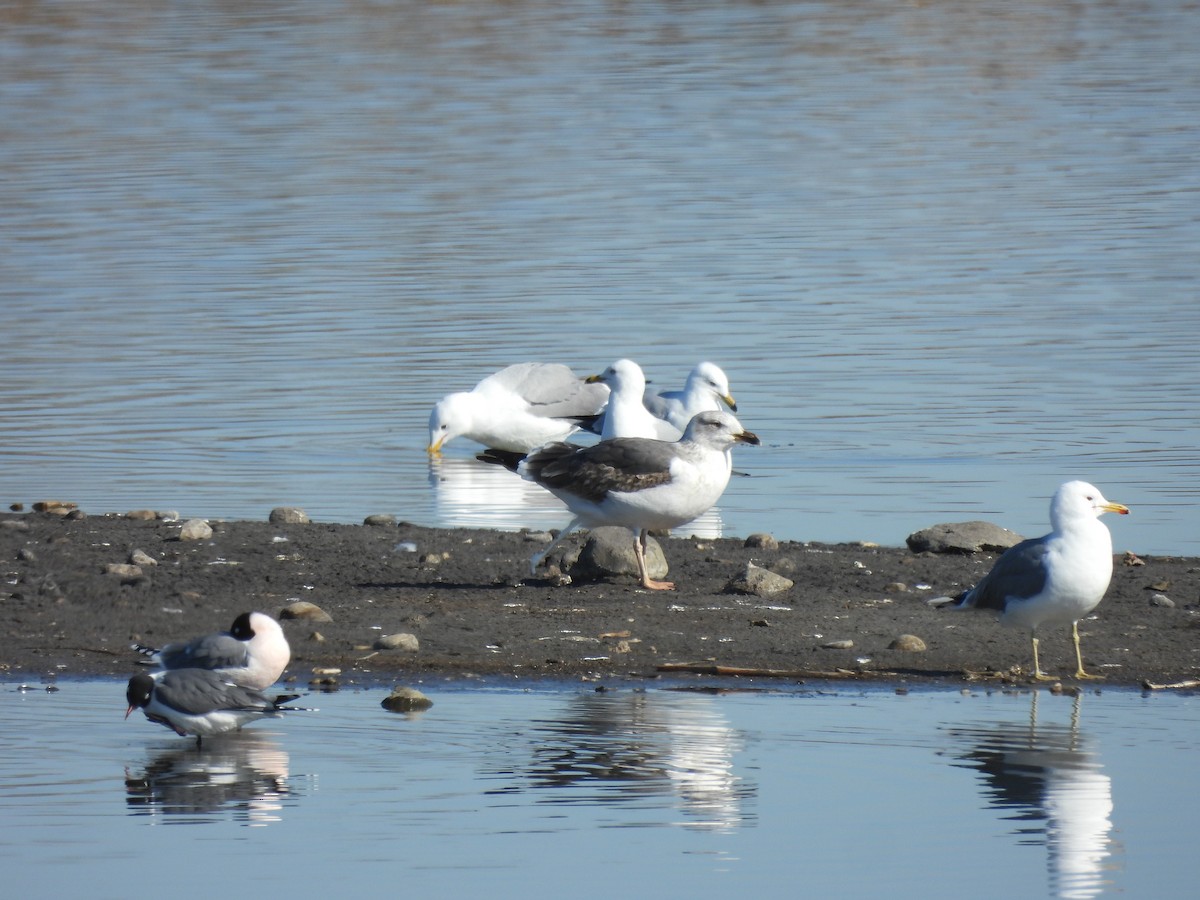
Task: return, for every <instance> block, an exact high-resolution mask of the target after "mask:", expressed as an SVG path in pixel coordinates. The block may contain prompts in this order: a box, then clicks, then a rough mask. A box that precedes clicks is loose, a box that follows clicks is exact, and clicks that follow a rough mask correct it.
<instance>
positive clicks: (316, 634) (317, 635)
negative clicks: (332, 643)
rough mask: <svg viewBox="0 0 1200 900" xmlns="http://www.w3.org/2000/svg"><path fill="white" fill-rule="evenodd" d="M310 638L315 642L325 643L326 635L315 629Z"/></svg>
mask: <svg viewBox="0 0 1200 900" xmlns="http://www.w3.org/2000/svg"><path fill="white" fill-rule="evenodd" d="M308 639H309V640H310V641H312V642H313V643H314V644H323V643H325V635H323V634H321V632H319V631H314V632H313V633H312V634H310V635H309V636H308Z"/></svg>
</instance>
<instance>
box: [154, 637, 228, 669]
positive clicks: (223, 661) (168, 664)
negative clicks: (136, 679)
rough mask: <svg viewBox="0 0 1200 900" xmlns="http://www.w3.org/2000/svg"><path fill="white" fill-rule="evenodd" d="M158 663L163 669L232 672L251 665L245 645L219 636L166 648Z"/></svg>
mask: <svg viewBox="0 0 1200 900" xmlns="http://www.w3.org/2000/svg"><path fill="white" fill-rule="evenodd" d="M158 660H159V662H160V663H161V664H162V667H163V668H164V669H192V668H195V669H234V668H241V667H242V666H245V665H246V664H247V663H248V662H249V661H250V652H249V649H248V647H247V645H246V642H245V641H239V640H238V639H237V638H235V637H234V636H233V635H230V634H226V633H224V632H222V633H220V634H208V635H205V636H204V637H198V638H196V639H195V640H193V641H188V642H187V643H186V644H168V645H167V646H165V647H163V648H162V650H160V651H159V652H158Z"/></svg>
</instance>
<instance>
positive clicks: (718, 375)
mask: <svg viewBox="0 0 1200 900" xmlns="http://www.w3.org/2000/svg"><path fill="white" fill-rule="evenodd" d="M686 390H688V391H692V390H698V391H706V392H709V393H712V394H714V395H715V396H716V398H717V399H718V400H720V401H721V402H722V403H724V404H725V405H726V406H728V407H729V408H730V409H732V410H733V411H734V412H737V403H736V402H735V401H734V399H733V395H732V394H730V393H729V378H728V377H726V375H725V372H724V370H723V369H722V368H721V367H720V366H718V365H717V364H716V363H711V362H702V363H699V364H698V365H697V366H696V368H694V369H692V371H691V374H690V375H688V378H687V388H686Z"/></svg>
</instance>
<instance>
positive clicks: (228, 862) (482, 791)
mask: <svg viewBox="0 0 1200 900" xmlns="http://www.w3.org/2000/svg"><path fill="white" fill-rule="evenodd" d="M60 687H61V690H60V691H58V692H57V693H46V692H45V691H43V690H40V689H39V688H36V687H35V688H34V689H33V690H31V691H28V692H19V691H17V690H16V685H15V683H13V682H11V681H10V682H8V683H6V684H4V685H3V687H2V689H0V725H2V727H0V825H3V828H0V859H2V860H3V866H4V870H5V875H6V881H7V885H8V890H9V891H10V892H11V893H12V895H13V896H21V897H49V896H56V897H81V896H88V897H124V896H129V894H130V892H131V890H134V889H135V888H136V886H138V885H141V886H143V887H144V886H147V885H157V886H159V887H160V888H161V889H169V891H170V893H171V894H172V896H175V897H178V898H180V900H186V898H190V897H209V896H213V895H214V894H222V895H223V894H229V893H238V894H245V893H246V892H247V891H254V890H259V889H262V890H266V891H267V893H268V895H271V896H285V895H296V896H309V895H313V894H315V893H316V892H322V893H323V892H327V891H328V889H330V888H331V887H333V886H335V885H336V886H337V888H338V889H339V890H341V891H350V892H357V891H364V890H375V891H379V890H384V891H399V890H403V892H404V893H406V894H411V895H413V896H433V895H438V896H459V897H465V896H484V895H487V896H497V897H509V896H524V897H561V896H562V895H563V892H564V891H565V890H569V892H570V893H571V894H572V895H577V896H580V897H606V896H611V895H612V891H613V890H614V885H622V886H624V887H623V889H624V890H626V891H628V892H631V893H633V894H637V895H649V894H654V895H656V896H672V897H674V896H688V895H710V894H712V893H713V891H714V889H716V890H721V891H728V890H736V891H738V892H744V893H748V894H753V895H757V896H795V895H797V893H798V892H799V893H801V894H804V895H811V896H845V897H850V896H858V897H864V896H880V895H882V894H884V893H887V894H889V895H891V896H896V897H901V898H904V897H928V898H940V897H946V898H953V897H963V896H992V895H995V894H996V893H998V891H991V890H989V888H988V886H989V885H998V884H999V883H1002V884H1003V894H1004V895H1005V896H1025V897H1040V896H1061V897H1075V898H1086V897H1101V896H1117V895H1123V896H1130V897H1150V896H1160V897H1162V896H1186V895H1187V893H1188V892H1189V890H1190V885H1191V882H1192V879H1193V874H1192V867H1191V866H1190V860H1191V856H1190V847H1191V844H1190V840H1191V835H1192V834H1193V833H1194V827H1193V826H1194V822H1195V813H1194V810H1193V809H1192V807H1191V806H1190V805H1189V804H1187V803H1181V802H1180V801H1179V797H1180V791H1181V790H1182V791H1183V792H1184V793H1186V792H1187V788H1188V786H1189V785H1191V784H1193V783H1194V777H1193V772H1194V757H1195V750H1194V748H1195V744H1196V741H1197V739H1200V706H1198V705H1197V702H1198V701H1197V697H1196V696H1194V695H1182V696H1180V695H1154V696H1140V695H1138V694H1137V693H1134V692H1127V691H1110V690H1105V691H1104V692H1103V693H1099V692H1096V693H1090V694H1087V695H1085V696H1082V697H1077V698H1071V697H1056V696H1053V695H1051V694H1049V693H1046V692H1027V691H1021V692H1012V693H993V692H988V691H985V690H981V689H975V690H973V691H972V692H970V693H969V694H966V693H959V692H958V691H945V690H939V691H914V692H911V693H908V694H907V695H897V694H895V693H893V692H892V691H890V690H886V689H871V690H859V689H857V688H847V687H844V686H836V685H828V686H824V687H818V686H813V687H795V686H784V687H782V688H779V689H775V688H774V687H772V688H771V689H761V690H747V691H739V692H735V693H724V694H714V693H707V692H705V693H697V692H694V691H678V690H672V689H664V688H661V687H659V688H653V689H649V690H644V691H639V690H633V689H628V688H625V687H621V688H617V689H616V690H612V691H608V692H605V693H597V692H595V691H594V689H593V688H592V687H589V686H578V685H576V686H573V687H572V686H557V687H556V686H554V685H548V684H542V685H540V686H537V687H534V688H532V689H525V690H522V689H520V688H519V687H513V686H512V685H509V686H507V687H505V686H500V685H496V684H492V685H488V684H476V685H465V684H463V683H461V682H446V683H434V684H427V685H423V687H424V688H425V690H426V692H427V693H429V694H430V695H431V696H432V698H433V699H434V701H435V703H434V706H433V708H432V709H430V710H429V711H427V712H425V713H423V714H420V715H407V716H405V715H397V714H392V713H388V712H385V711H384V710H382V709H381V708H380V707H379V701H380V699H381V698H382V697H383V696H384V695H385V691H384V690H382V689H375V690H360V691H343V692H340V693H335V694H325V695H314V696H310V697H308V698H306V700H305V702H306V703H308V704H309V705H311V706H315V707H319V711H317V712H308V713H296V714H293V715H291V716H289V717H287V718H285V719H281V720H271V721H267V722H260V723H257V724H255V725H253V726H251V727H248V728H247V729H246V730H245V731H243V732H242V733H240V734H234V735H228V736H224V737H221V738H214V739H211V740H210V741H209V742H207V743H206V745H205V746H204V747H203V748H201V749H197V748H196V747H195V743H194V741H193V740H192V739H183V738H177V737H174V736H173V735H170V734H169V733H168V732H166V731H165V730H163V729H161V728H159V727H158V726H153V725H151V724H150V723H148V722H146V721H145V720H144V719H142V718H141V716H140V714H139V715H137V716H136V717H131V718H130V720H129V721H127V722H123V721H121V709H122V706H123V696H122V695H123V686H122V685H120V684H118V683H116V682H85V683H63V684H61V685H60ZM164 826H167V827H164ZM998 873H1002V874H1000V875H998ZM998 878H999V879H1000V881H999V882H998V881H997V879H998ZM85 886H86V887H85Z"/></svg>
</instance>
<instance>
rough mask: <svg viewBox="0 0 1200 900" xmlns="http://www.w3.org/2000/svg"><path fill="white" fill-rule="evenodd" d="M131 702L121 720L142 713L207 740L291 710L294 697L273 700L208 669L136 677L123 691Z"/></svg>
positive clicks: (172, 671) (182, 670)
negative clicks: (136, 710) (138, 711)
mask: <svg viewBox="0 0 1200 900" xmlns="http://www.w3.org/2000/svg"><path fill="white" fill-rule="evenodd" d="M125 699H126V701H127V702H128V703H129V706H128V708H127V709H126V710H125V718H126V719H128V718H129V714H130V713H132V712H133V711H134V710H135V709H141V710H142V711H143V712H144V713H145V714H146V718H147V719H149V720H150V721H151V722H157V723H158V724H160V725H165V726H166V727H167V728H170V729H171V730H172V731H174V732H175V733H176V734H178V735H180V736H183V735H188V734H194V735H196V738H197V740H199V739H200V738H203V737H206V736H208V735H214V734H223V733H224V732H226V731H236V730H238V729H240V728H241V727H242V726H243V725H245V724H247V723H249V722H253V721H255V720H257V719H261V718H264V717H266V716H274V715H277V714H278V713H280V712H282V711H284V710H286V709H289V707H286V706H283V705H282V704H283V703H286V702H287V701H288V700H294V699H295V696H294V695H293V696H289V697H277V698H276V699H274V700H272V699H271V698H269V697H266V696H264V695H263V694H261V693H259V692H258V691H255V690H252V689H250V688H247V687H242V686H241V685H238V684H234V683H233V682H232V681H230V680H229V679H228V678H226V677H224V676H223V675H221V674H219V673H218V672H215V671H213V670H212V669H172V670H169V671H167V672H163V673H162V674H161V675H159V676H158V677H157V678H153V677H151V676H150V675H148V674H146V673H145V672H139V673H138V674H137V675H134V676H133V677H132V678H130V679H129V685H128V687H127V688H126V689H125Z"/></svg>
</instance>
